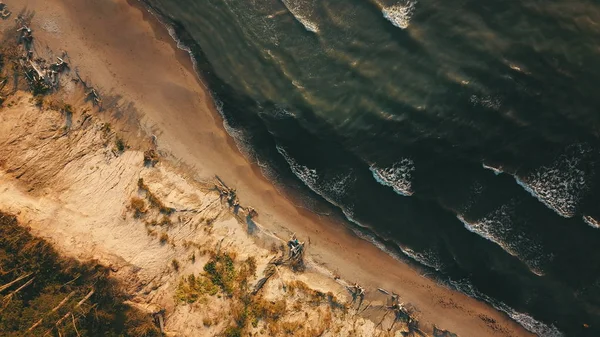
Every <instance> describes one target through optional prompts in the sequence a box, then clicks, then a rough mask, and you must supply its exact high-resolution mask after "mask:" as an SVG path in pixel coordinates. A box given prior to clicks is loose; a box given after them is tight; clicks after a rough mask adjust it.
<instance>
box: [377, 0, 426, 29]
mask: <svg viewBox="0 0 600 337" xmlns="http://www.w3.org/2000/svg"><path fill="white" fill-rule="evenodd" d="M416 4H417V1H414V0H402V1H400V2H399V3H397V4H395V5H392V6H389V7H383V9H382V10H381V12H382V13H383V17H384V18H386V19H387V20H388V21H390V22H391V23H392V24H393V25H394V26H396V27H398V28H401V29H406V28H408V26H409V24H410V19H411V18H412V16H413V13H414V11H415V5H416Z"/></svg>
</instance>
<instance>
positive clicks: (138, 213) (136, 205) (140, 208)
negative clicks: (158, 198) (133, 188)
mask: <svg viewBox="0 0 600 337" xmlns="http://www.w3.org/2000/svg"><path fill="white" fill-rule="evenodd" d="M130 207H131V209H132V210H133V217H134V218H136V219H138V218H141V217H142V216H143V215H144V214H145V213H146V212H147V209H146V203H145V202H144V200H142V199H140V198H137V197H133V198H131V201H130Z"/></svg>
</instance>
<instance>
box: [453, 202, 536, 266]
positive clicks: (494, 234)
mask: <svg viewBox="0 0 600 337" xmlns="http://www.w3.org/2000/svg"><path fill="white" fill-rule="evenodd" d="M456 217H457V218H458V220H460V221H461V222H462V223H463V224H464V226H465V228H466V229H467V230H469V231H470V232H473V233H475V234H477V235H479V236H481V237H483V238H485V239H487V240H490V241H492V242H493V243H495V244H497V245H498V246H500V247H501V248H502V249H503V250H504V251H505V252H507V253H509V254H510V255H512V256H514V257H516V258H518V259H519V260H520V261H521V262H523V263H524V264H525V265H526V266H527V267H528V268H529V270H530V271H531V272H532V273H534V274H536V275H538V276H543V275H544V271H543V270H542V268H541V266H540V264H541V261H540V260H539V256H542V254H541V252H542V249H541V247H540V244H539V243H537V242H535V240H533V239H531V238H529V237H528V236H527V235H526V234H525V233H522V232H521V231H519V230H518V229H516V228H515V226H514V221H513V218H514V212H513V205H511V204H507V205H502V206H501V207H500V208H498V209H497V210H495V211H493V212H491V213H490V214H488V215H487V216H485V217H483V218H482V219H479V220H477V221H471V222H469V221H467V220H466V219H465V218H464V217H463V216H462V215H460V214H458V215H457V216H456Z"/></svg>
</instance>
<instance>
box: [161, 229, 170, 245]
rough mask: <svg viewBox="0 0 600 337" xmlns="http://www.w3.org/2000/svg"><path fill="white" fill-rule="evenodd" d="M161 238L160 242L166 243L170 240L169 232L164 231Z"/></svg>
mask: <svg viewBox="0 0 600 337" xmlns="http://www.w3.org/2000/svg"><path fill="white" fill-rule="evenodd" d="M159 240H160V243H161V244H163V245H164V244H165V243H167V242H168V241H169V234H167V233H164V232H163V233H161V234H160V238H159Z"/></svg>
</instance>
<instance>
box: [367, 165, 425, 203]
mask: <svg viewBox="0 0 600 337" xmlns="http://www.w3.org/2000/svg"><path fill="white" fill-rule="evenodd" d="M369 169H370V170H371V173H372V174H373V178H375V180H377V182H378V183H380V184H382V185H385V186H389V187H391V188H393V189H394V191H395V192H396V193H398V194H400V195H402V196H405V197H409V196H411V195H413V191H412V173H413V172H414V170H415V163H414V162H413V161H412V159H410V158H403V159H402V160H400V161H399V162H397V163H395V164H394V165H392V167H388V168H378V167H376V166H374V165H371V167H370V168H369Z"/></svg>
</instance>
